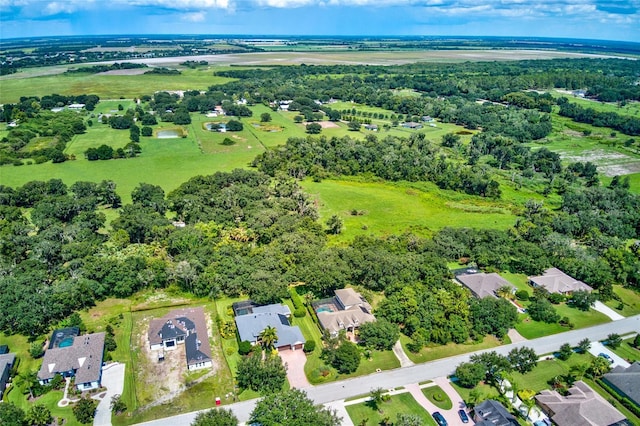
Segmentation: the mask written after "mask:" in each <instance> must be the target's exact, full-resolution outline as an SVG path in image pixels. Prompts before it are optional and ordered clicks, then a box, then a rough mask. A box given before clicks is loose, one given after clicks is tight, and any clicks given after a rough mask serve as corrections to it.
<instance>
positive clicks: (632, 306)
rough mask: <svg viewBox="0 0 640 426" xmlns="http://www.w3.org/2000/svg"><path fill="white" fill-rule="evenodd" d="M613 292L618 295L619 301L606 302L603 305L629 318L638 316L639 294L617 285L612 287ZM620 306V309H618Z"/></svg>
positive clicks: (639, 308) (639, 311)
mask: <svg viewBox="0 0 640 426" xmlns="http://www.w3.org/2000/svg"><path fill="white" fill-rule="evenodd" d="M613 292H614V293H615V294H616V295H618V297H619V298H620V301H617V300H613V299H612V300H608V301H607V302H605V304H606V305H607V306H608V307H610V308H611V309H613V310H615V311H616V312H618V313H619V314H620V315H623V316H625V317H630V316H632V315H637V314H640V292H638V291H636V290H634V289H632V288H627V287H622V286H619V285H615V286H613ZM620 305H622V309H618V308H619V307H620Z"/></svg>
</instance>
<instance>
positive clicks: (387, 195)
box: [302, 179, 515, 240]
mask: <svg viewBox="0 0 640 426" xmlns="http://www.w3.org/2000/svg"><path fill="white" fill-rule="evenodd" d="M302 186H303V188H304V189H305V190H306V191H307V192H308V193H309V194H311V195H312V196H313V197H315V198H316V199H317V200H318V208H319V211H320V217H321V221H325V220H326V219H328V218H329V217H330V216H332V215H334V214H336V215H338V216H339V217H340V218H342V220H343V221H344V230H343V232H342V234H340V235H339V236H338V237H337V238H338V239H339V240H351V239H353V238H354V237H355V236H357V235H368V234H378V235H390V234H400V233H402V232H407V231H409V232H413V233H416V234H418V235H430V234H432V233H433V232H435V231H437V230H439V229H441V228H443V227H445V226H460V225H461V224H464V226H467V227H475V228H494V229H507V228H509V227H511V226H513V224H514V221H515V216H514V215H513V214H512V213H511V211H510V209H509V208H508V206H507V205H506V204H505V207H500V206H499V205H498V206H496V204H495V203H494V202H491V201H488V200H485V199H482V198H480V197H472V196H467V195H463V194H459V193H454V192H452V191H443V190H440V189H438V188H437V187H436V186H435V185H431V184H428V183H424V184H422V186H421V187H420V186H418V185H412V184H408V183H383V182H358V181H346V180H325V181H322V182H320V183H318V182H313V181H311V180H309V179H307V180H305V181H304V182H302ZM354 211H355V212H357V213H356V214H355V215H354V214H353V212H354Z"/></svg>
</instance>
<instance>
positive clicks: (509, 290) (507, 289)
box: [496, 285, 513, 300]
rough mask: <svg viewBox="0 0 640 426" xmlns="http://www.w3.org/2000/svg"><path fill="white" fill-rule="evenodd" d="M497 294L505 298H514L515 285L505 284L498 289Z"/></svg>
mask: <svg viewBox="0 0 640 426" xmlns="http://www.w3.org/2000/svg"><path fill="white" fill-rule="evenodd" d="M496 294H497V295H498V296H500V297H502V298H504V299H507V300H510V299H512V298H513V287H511V286H510V285H503V286H502V287H500V288H499V289H498V290H496Z"/></svg>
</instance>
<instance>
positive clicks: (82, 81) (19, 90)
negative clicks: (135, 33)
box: [0, 67, 233, 103]
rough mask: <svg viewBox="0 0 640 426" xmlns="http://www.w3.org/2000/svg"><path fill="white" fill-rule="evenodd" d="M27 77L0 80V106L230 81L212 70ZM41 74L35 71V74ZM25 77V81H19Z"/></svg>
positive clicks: (146, 92)
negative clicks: (24, 100) (32, 99)
mask: <svg viewBox="0 0 640 426" xmlns="http://www.w3.org/2000/svg"><path fill="white" fill-rule="evenodd" d="M56 70H57V73H56V74H53V75H36V76H29V71H25V72H24V75H23V72H20V73H16V74H12V75H9V76H3V77H1V78H0V84H1V85H2V90H1V91H0V103H12V102H18V101H19V100H20V97H21V96H40V97H41V96H44V95H50V94H52V93H60V94H64V95H67V96H69V95H81V94H94V95H98V96H99V97H100V99H119V98H127V99H132V98H137V97H140V96H142V95H150V94H153V93H154V92H156V91H161V90H206V89H207V88H208V87H209V86H211V85H214V84H223V83H226V82H228V81H232V80H233V79H230V78H226V77H218V76H214V75H213V69H203V68H200V69H195V70H192V69H185V70H182V74H181V75H171V76H166V75H157V74H148V75H143V74H139V75H108V74H61V73H60V72H62V70H60V69H59V67H56ZM36 71H38V72H40V73H42V72H44V71H45V70H43V69H41V68H38V69H36V70H34V72H36ZM20 77H26V78H20Z"/></svg>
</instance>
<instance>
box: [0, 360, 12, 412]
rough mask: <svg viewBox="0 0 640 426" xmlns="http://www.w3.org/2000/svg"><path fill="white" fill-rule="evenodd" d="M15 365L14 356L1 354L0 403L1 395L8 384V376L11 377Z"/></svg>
mask: <svg viewBox="0 0 640 426" xmlns="http://www.w3.org/2000/svg"><path fill="white" fill-rule="evenodd" d="M15 363H16V354H13V353H8V349H7V353H3V354H1V355H0V401H2V394H3V393H4V390H5V389H6V388H7V383H9V376H10V375H11V369H12V368H13V366H14V365H15Z"/></svg>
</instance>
